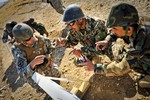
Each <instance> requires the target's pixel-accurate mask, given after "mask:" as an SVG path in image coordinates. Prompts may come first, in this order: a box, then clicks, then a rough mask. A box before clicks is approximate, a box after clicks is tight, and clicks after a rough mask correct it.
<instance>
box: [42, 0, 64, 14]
mask: <svg viewBox="0 0 150 100" xmlns="http://www.w3.org/2000/svg"><path fill="white" fill-rule="evenodd" d="M42 2H47V3H50V5H51V6H52V7H53V8H54V9H55V10H56V11H57V12H58V13H59V14H63V13H64V10H65V7H64V6H63V4H62V0H42Z"/></svg>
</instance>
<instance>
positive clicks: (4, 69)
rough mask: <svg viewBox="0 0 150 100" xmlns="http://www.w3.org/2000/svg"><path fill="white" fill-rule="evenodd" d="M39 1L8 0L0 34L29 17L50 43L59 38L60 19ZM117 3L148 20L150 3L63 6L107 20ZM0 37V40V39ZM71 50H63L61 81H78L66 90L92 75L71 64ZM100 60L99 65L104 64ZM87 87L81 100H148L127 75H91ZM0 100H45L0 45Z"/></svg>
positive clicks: (85, 0)
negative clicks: (43, 28)
mask: <svg viewBox="0 0 150 100" xmlns="http://www.w3.org/2000/svg"><path fill="white" fill-rule="evenodd" d="M41 1H42V0H11V1H10V2H9V3H7V4H6V5H5V6H4V7H2V8H0V33H1V35H2V32H3V31H2V29H3V28H4V25H5V23H6V22H7V21H11V20H15V21H17V22H22V21H24V20H27V19H29V18H31V17H33V18H35V20H37V21H38V22H41V23H44V25H45V26H46V29H47V30H48V32H49V34H50V35H49V38H50V39H51V40H53V39H54V38H57V37H59V36H60V31H61V30H62V29H63V28H64V27H65V25H64V23H62V22H61V18H62V15H60V14H58V13H57V12H56V11H55V10H54V9H53V8H52V7H51V6H50V5H49V4H46V3H41ZM118 2H127V3H129V4H132V5H134V6H136V8H137V9H138V11H139V14H140V15H147V16H150V1H149V0H63V3H64V5H65V6H67V5H69V4H72V3H77V4H79V5H81V8H82V9H83V11H84V13H85V15H87V16H89V17H94V18H100V19H103V20H106V19H107V16H108V13H109V11H110V8H111V6H112V5H113V4H115V3H118ZM1 35H0V37H1ZM70 51H71V49H66V51H65V55H64V57H63V59H62V62H61V64H60V70H61V72H62V77H65V78H68V79H73V80H80V81H76V82H61V86H63V87H64V88H66V89H67V90H71V89H72V88H73V87H79V86H80V85H81V83H82V81H81V80H85V79H86V78H87V77H89V76H90V75H91V74H92V72H86V71H85V70H84V69H83V68H82V67H76V66H75V65H74V63H73V60H74V56H73V55H69V52H70ZM106 59H107V58H106V57H105V56H103V57H102V61H106ZM90 84H91V85H90V87H89V89H88V91H87V92H86V93H85V95H84V97H83V99H82V100H150V91H149V90H146V89H140V88H137V86H136V85H135V83H134V81H133V80H132V78H131V77H130V75H128V74H127V75H124V76H120V77H105V76H102V75H94V76H93V77H92V78H91V80H90ZM0 100H48V97H47V96H46V94H44V93H40V92H38V91H36V90H35V89H34V88H32V87H31V86H30V85H29V84H27V83H25V82H24V81H23V80H22V79H20V78H19V76H18V74H17V72H16V68H15V66H14V63H13V57H12V55H11V51H10V45H8V44H3V43H2V41H0Z"/></svg>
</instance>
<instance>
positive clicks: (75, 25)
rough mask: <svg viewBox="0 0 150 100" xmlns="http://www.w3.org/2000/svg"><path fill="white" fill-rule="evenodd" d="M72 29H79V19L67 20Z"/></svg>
mask: <svg viewBox="0 0 150 100" xmlns="http://www.w3.org/2000/svg"><path fill="white" fill-rule="evenodd" d="M66 24H67V25H68V26H69V28H70V29H74V30H75V31H79V26H78V23H77V21H73V22H67V23H66Z"/></svg>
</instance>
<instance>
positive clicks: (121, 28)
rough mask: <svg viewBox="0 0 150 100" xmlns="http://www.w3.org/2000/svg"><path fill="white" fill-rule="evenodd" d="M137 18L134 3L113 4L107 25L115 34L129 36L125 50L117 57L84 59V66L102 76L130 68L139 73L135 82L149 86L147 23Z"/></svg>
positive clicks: (123, 71) (149, 68)
mask: <svg viewBox="0 0 150 100" xmlns="http://www.w3.org/2000/svg"><path fill="white" fill-rule="evenodd" d="M118 15H119V16H118ZM138 22H139V16H138V12H137V10H136V8H135V7H134V6H132V5H129V4H126V3H121V4H118V5H116V6H114V7H113V8H112V9H111V12H110V14H109V17H108V20H107V27H108V28H111V31H112V33H113V34H116V35H117V36H118V37H121V38H122V37H125V36H129V40H130V44H129V47H128V50H127V51H126V53H125V54H124V56H123V57H122V59H120V61H112V62H111V63H109V64H92V63H91V62H90V61H89V60H88V61H87V62H86V63H84V67H85V68H86V69H87V70H89V71H95V72H96V73H101V74H105V75H106V76H118V75H123V74H126V73H128V72H130V71H131V69H132V70H133V71H135V72H138V73H139V75H140V76H141V77H139V79H137V80H138V83H139V86H141V87H143V88H150V63H149V62H150V45H149V42H150V25H140V24H139V23H138ZM110 39H111V37H110ZM110 39H106V41H105V43H108V42H109V41H110ZM99 45H100V42H99ZM101 45H103V44H101ZM103 46H104V45H103Z"/></svg>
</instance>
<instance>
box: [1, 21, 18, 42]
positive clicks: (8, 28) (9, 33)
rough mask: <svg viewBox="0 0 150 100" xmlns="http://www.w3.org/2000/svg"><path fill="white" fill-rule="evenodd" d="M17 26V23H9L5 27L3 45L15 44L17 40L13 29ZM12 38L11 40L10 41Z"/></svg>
mask: <svg viewBox="0 0 150 100" xmlns="http://www.w3.org/2000/svg"><path fill="white" fill-rule="evenodd" d="M16 24H17V22H15V21H11V22H7V23H6V25H5V29H4V32H3V36H2V41H3V43H11V44H13V43H14V42H15V39H14V37H13V34H12V29H13V27H14V26H15V25H16ZM9 37H10V39H9Z"/></svg>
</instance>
